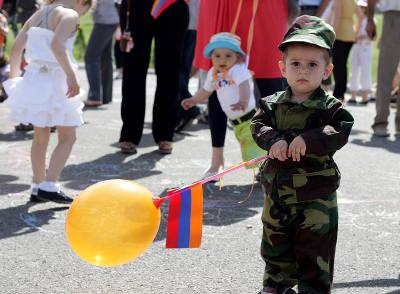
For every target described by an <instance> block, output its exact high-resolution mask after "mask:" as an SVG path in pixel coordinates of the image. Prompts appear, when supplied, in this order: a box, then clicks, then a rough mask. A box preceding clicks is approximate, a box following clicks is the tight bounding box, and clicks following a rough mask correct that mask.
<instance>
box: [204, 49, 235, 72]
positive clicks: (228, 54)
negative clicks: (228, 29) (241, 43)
mask: <svg viewBox="0 0 400 294" xmlns="http://www.w3.org/2000/svg"><path fill="white" fill-rule="evenodd" d="M238 61H239V56H238V54H237V53H236V52H234V51H232V50H230V49H225V48H216V49H214V50H213V52H212V53H211V62H212V64H213V66H214V68H215V69H216V70H218V71H219V72H223V71H225V70H228V69H230V68H231V67H232V66H234V65H235V64H236V63H237V62H238Z"/></svg>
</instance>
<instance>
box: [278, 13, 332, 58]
mask: <svg viewBox="0 0 400 294" xmlns="http://www.w3.org/2000/svg"><path fill="white" fill-rule="evenodd" d="M335 38H336V34H335V31H334V30H333V28H332V26H331V25H329V24H327V23H326V22H325V21H323V20H322V19H321V18H319V17H316V16H311V15H302V16H299V17H298V18H296V19H295V20H294V21H293V23H292V25H291V26H290V28H289V30H288V31H287V33H286V34H285V36H284V37H283V41H282V43H281V44H280V45H279V47H278V48H279V50H281V51H284V50H285V48H286V46H287V45H288V44H290V43H306V44H311V45H315V46H318V47H321V48H325V49H328V50H331V49H332V47H333V43H334V42H335Z"/></svg>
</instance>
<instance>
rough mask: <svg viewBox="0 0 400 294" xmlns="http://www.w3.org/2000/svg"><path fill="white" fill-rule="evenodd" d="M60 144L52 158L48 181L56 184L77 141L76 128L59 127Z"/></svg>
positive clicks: (47, 175) (47, 176) (48, 170)
mask: <svg viewBox="0 0 400 294" xmlns="http://www.w3.org/2000/svg"><path fill="white" fill-rule="evenodd" d="M57 135H58V143H57V146H56V148H55V149H54V151H53V153H52V154H51V157H50V162H49V168H48V169H47V173H46V181H48V182H56V181H57V180H58V178H59V177H60V174H61V171H62V170H63V168H64V166H65V163H66V162H67V159H68V157H69V155H70V154H71V150H72V146H73V145H74V143H75V141H76V127H59V126H57Z"/></svg>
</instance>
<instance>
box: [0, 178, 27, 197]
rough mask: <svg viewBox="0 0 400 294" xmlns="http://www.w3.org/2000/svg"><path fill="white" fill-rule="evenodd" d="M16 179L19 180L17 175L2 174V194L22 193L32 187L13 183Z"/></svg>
mask: <svg viewBox="0 0 400 294" xmlns="http://www.w3.org/2000/svg"><path fill="white" fill-rule="evenodd" d="M16 180H18V177H16V176H12V175H2V174H0V187H1V188H0V195H8V194H10V193H13V194H14V193H20V192H22V191H25V190H26V189H28V188H29V187H30V186H29V185H23V184H17V183H12V182H14V181H16Z"/></svg>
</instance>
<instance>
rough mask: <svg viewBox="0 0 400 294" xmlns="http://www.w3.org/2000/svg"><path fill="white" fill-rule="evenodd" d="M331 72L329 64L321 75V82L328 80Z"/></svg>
mask: <svg viewBox="0 0 400 294" xmlns="http://www.w3.org/2000/svg"><path fill="white" fill-rule="evenodd" d="M332 71H333V64H332V63H329V64H328V65H327V66H326V68H325V71H324V75H323V80H326V79H328V78H329V76H330V75H331V74H332Z"/></svg>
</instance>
